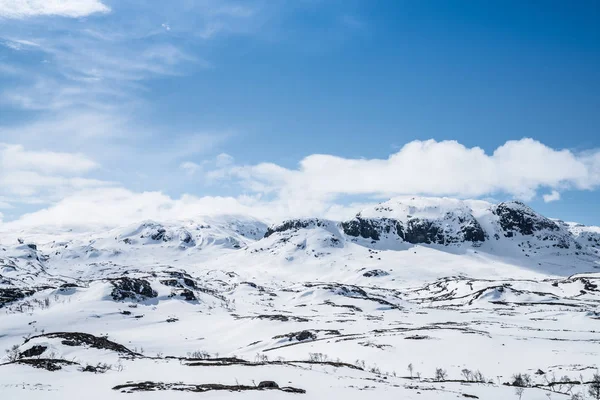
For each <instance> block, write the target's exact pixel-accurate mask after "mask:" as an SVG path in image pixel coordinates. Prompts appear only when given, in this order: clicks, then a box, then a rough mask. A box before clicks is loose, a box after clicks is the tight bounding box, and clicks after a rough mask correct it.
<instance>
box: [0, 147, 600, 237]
mask: <svg viewBox="0 0 600 400" xmlns="http://www.w3.org/2000/svg"><path fill="white" fill-rule="evenodd" d="M17 150H18V151H22V152H25V150H23V149H21V148H20V149H17ZM13 151H15V150H13ZM73 156H74V155H72V154H70V155H68V157H73ZM43 159H45V160H47V161H45V164H47V165H49V166H53V167H54V168H55V169H56V170H57V171H62V172H63V174H64V173H66V172H69V173H70V174H71V175H70V176H58V175H52V176H46V175H43V174H42V173H41V172H39V171H38V170H35V168H36V167H35V166H33V165H31V164H29V163H27V162H25V163H23V164H19V163H17V162H14V160H13V164H11V165H13V167H12V168H17V167H18V168H29V170H28V171H17V172H18V173H15V174H13V175H12V177H11V178H7V177H4V179H5V181H4V182H1V180H2V179H1V178H2V177H1V176H0V187H2V188H4V189H5V190H6V188H7V187H8V188H12V190H13V192H15V193H17V192H19V191H20V193H18V194H20V195H21V196H23V197H24V198H25V199H29V201H32V200H33V199H38V198H39V193H46V194H47V193H48V190H49V188H52V194H53V195H54V200H55V203H54V204H53V205H52V206H50V207H48V208H46V209H44V210H40V211H37V212H34V213H31V214H28V215H25V216H22V217H21V218H20V219H19V220H17V221H14V222H9V223H4V225H3V226H4V228H6V229H19V228H20V227H27V226H29V227H34V226H63V227H79V228H88V227H92V226H98V225H101V226H104V227H114V226H119V225H123V224H127V223H132V222H138V221H141V220H145V219H155V220H173V219H188V218H195V217H197V216H200V215H215V214H244V215H249V216H254V217H256V218H260V219H263V220H266V221H271V222H276V221H277V220H280V219H283V218H291V217H306V216H319V217H326V218H332V219H338V220H339V219H343V218H346V217H349V216H351V215H352V214H353V213H354V212H356V211H358V210H359V209H361V208H363V207H364V206H365V205H366V204H368V203H369V202H376V199H377V201H378V200H379V199H387V198H388V197H392V196H398V195H404V194H410V195H413V194H422V195H436V196H445V195H449V196H458V197H484V196H491V195H495V194H502V195H510V196H513V197H525V198H531V197H532V196H535V195H536V194H537V193H538V192H539V191H540V190H548V189H550V190H551V192H550V193H548V194H546V195H544V196H543V198H544V200H545V201H554V200H558V199H559V198H560V194H559V191H560V190H564V189H571V190H576V189H579V190H588V189H594V188H596V187H598V186H599V185H600V153H599V152H598V151H588V152H585V153H574V152H572V151H569V150H555V149H552V148H549V147H547V146H544V145H543V144H541V143H539V142H537V141H534V140H531V139H523V140H519V141H510V142H507V143H505V144H504V145H503V146H500V147H499V148H498V149H496V150H495V151H494V152H493V153H491V154H486V153H485V152H484V151H483V150H482V149H479V148H466V147H465V146H463V145H461V144H459V143H457V142H449V141H446V142H436V141H425V142H419V141H416V142H411V143H408V144H407V145H405V146H404V147H402V148H401V149H400V150H399V151H398V152H397V153H395V154H392V155H391V156H390V157H388V158H387V159H345V158H341V157H335V156H328V155H312V156H309V157H306V158H305V159H303V160H302V161H301V162H300V166H299V168H297V169H288V168H284V167H281V166H278V165H276V164H272V163H262V164H258V165H250V166H240V165H236V164H235V162H234V160H233V158H232V157H231V156H229V155H226V154H221V155H219V156H217V157H216V158H214V159H211V160H204V161H202V162H200V163H194V162H191V161H186V162H184V163H182V164H177V165H179V167H180V168H181V169H183V170H185V171H189V172H194V173H196V175H195V176H196V177H198V178H199V179H202V178H209V179H212V180H213V181H216V182H221V183H222V180H227V182H226V183H227V187H228V188H229V189H232V188H234V187H235V185H236V184H240V185H242V186H240V187H238V190H237V191H236V190H235V189H233V193H236V192H237V193H240V192H242V191H243V190H246V191H247V194H237V195H233V196H204V197H199V196H195V195H191V194H185V195H183V196H181V197H180V198H178V199H175V198H171V197H169V196H168V195H166V194H164V193H161V192H141V193H140V192H134V191H131V190H128V189H125V188H123V187H117V186H114V185H111V184H110V183H108V182H103V181H96V180H94V179H90V178H88V177H80V176H75V175H73V174H75V173H77V171H78V168H73V170H69V169H66V170H65V169H64V166H63V165H62V164H61V163H58V164H56V165H54V164H53V162H54V160H55V158H54V157H53V156H51V157H47V158H43ZM48 160H49V161H48ZM75 160H78V159H77V158H76V159H75ZM78 162H79V163H80V164H81V165H80V168H82V169H83V171H85V170H86V169H88V168H93V165H92V164H89V163H88V162H87V161H85V160H79V161H78ZM74 164H77V162H74ZM177 165H175V167H176V166H177ZM211 168H212V169H211ZM169 176H170V177H172V176H173V175H169ZM152 179H154V177H152ZM44 185H45V186H44ZM219 187H223V186H219ZM229 189H228V191H231V190H229ZM240 189H241V190H240ZM1 195H2V193H1V192H0V196H1ZM347 195H351V196H352V195H358V196H361V198H362V199H363V200H362V201H363V203H361V204H349V205H344V204H345V203H347V200H348V199H347V198H346V197H344V198H343V199H342V197H343V196H347ZM3 200H4V201H6V197H5V198H3Z"/></svg>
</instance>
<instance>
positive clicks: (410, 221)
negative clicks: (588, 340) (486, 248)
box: [265, 198, 600, 253]
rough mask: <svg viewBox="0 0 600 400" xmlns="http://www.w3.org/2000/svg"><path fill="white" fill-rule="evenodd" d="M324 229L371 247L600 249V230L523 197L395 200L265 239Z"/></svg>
mask: <svg viewBox="0 0 600 400" xmlns="http://www.w3.org/2000/svg"><path fill="white" fill-rule="evenodd" d="M318 228H323V229H326V230H328V231H330V232H333V231H334V230H335V231H336V232H339V235H340V237H342V238H345V239H346V240H350V241H360V240H364V241H365V244H367V245H368V244H375V243H377V242H380V241H386V240H388V241H389V240H393V241H395V242H399V243H402V242H405V243H411V244H426V245H443V246H459V245H463V244H464V245H467V246H475V247H479V246H481V245H482V244H484V243H486V242H488V243H490V244H493V243H495V242H502V243H508V246H514V247H515V249H518V250H519V251H521V249H523V251H524V252H526V253H527V252H532V253H533V252H535V251H536V250H539V249H543V248H548V249H557V250H560V249H562V250H569V251H586V249H587V248H594V249H596V248H597V250H598V251H600V229H599V232H595V231H594V232H592V231H589V230H585V229H579V230H577V229H575V228H573V227H572V226H569V225H568V224H565V223H563V222H560V221H554V220H551V219H549V218H547V217H545V216H543V215H541V214H539V213H537V212H535V211H534V210H533V209H531V208H530V207H528V206H527V205H525V204H524V203H522V202H520V201H509V202H503V203H500V204H496V205H494V204H491V203H486V202H480V201H475V202H472V201H460V200H453V199H434V198H411V199H400V200H398V199H394V200H390V201H388V202H385V203H382V204H379V205H377V206H375V207H373V208H369V209H366V210H363V211H361V212H360V213H358V214H357V215H356V216H355V217H354V218H351V219H348V220H346V221H342V222H340V223H337V224H336V223H334V222H331V221H327V220H321V219H317V218H309V219H295V220H288V221H284V222H282V223H281V224H278V225H274V226H271V227H270V228H269V229H268V230H267V233H266V234H265V237H269V236H271V235H273V234H275V233H283V232H288V233H289V232H299V231H301V230H302V229H318ZM594 251H595V250H594Z"/></svg>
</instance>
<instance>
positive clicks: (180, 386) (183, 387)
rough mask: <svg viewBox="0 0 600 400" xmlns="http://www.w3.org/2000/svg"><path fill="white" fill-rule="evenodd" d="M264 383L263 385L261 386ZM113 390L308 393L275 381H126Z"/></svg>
mask: <svg viewBox="0 0 600 400" xmlns="http://www.w3.org/2000/svg"><path fill="white" fill-rule="evenodd" d="M261 384H262V386H261ZM113 390H118V391H120V392H121V393H135V392H156V391H165V390H173V391H178V392H193V393H204V392H210V391H227V392H244V391H255V390H279V391H282V392H285V393H298V394H303V393H306V390H304V389H299V388H294V387H290V386H285V387H279V385H277V383H275V382H273V381H264V382H261V383H259V384H258V385H257V386H250V385H222V384H217V383H205V384H200V385H194V384H185V383H164V382H150V381H147V382H139V383H126V384H124V385H118V386H115V387H113Z"/></svg>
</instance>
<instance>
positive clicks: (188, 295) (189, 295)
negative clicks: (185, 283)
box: [169, 289, 198, 301]
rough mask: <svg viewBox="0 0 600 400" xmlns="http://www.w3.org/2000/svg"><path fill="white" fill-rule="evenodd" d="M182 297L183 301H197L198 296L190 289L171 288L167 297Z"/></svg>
mask: <svg viewBox="0 0 600 400" xmlns="http://www.w3.org/2000/svg"><path fill="white" fill-rule="evenodd" d="M175 296H179V297H183V299H184V300H185V301H198V298H197V297H196V295H195V294H194V292H192V291H191V290H190V289H181V290H173V291H172V292H171V294H170V295H169V297H175Z"/></svg>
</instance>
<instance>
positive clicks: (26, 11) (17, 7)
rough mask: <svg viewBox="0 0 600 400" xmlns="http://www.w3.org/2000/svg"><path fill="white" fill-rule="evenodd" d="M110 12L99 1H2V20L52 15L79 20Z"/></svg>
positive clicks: (0, 8)
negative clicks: (91, 15)
mask: <svg viewBox="0 0 600 400" xmlns="http://www.w3.org/2000/svg"><path fill="white" fill-rule="evenodd" d="M108 12H110V8H109V7H107V6H106V5H104V4H103V3H102V2H101V1H99V0H0V18H2V17H4V18H14V19H23V18H30V17H38V16H50V15H55V16H60V17H71V18H79V17H85V16H88V15H90V14H95V13H108Z"/></svg>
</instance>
